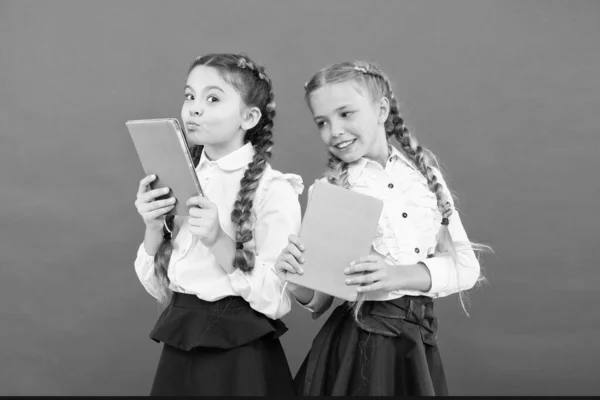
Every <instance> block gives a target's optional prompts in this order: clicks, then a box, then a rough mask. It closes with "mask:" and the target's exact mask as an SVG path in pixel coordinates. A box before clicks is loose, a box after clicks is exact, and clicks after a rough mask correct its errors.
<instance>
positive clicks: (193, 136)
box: [181, 66, 260, 158]
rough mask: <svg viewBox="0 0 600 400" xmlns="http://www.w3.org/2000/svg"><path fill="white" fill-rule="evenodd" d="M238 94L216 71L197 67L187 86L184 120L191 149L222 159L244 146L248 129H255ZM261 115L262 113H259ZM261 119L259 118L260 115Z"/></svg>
mask: <svg viewBox="0 0 600 400" xmlns="http://www.w3.org/2000/svg"><path fill="white" fill-rule="evenodd" d="M248 113H249V107H247V106H246V105H245V104H244V102H243V101H242V98H241V96H240V94H239V92H238V91H237V90H236V88H235V87H233V86H231V85H230V84H228V83H227V82H225V81H224V80H223V78H221V75H220V73H219V71H217V69H215V68H213V67H206V66H197V67H195V68H194V69H192V71H191V72H190V74H189V76H188V78H187V82H186V86H185V101H184V102H183V106H182V108H181V119H182V121H183V124H184V126H185V132H186V137H187V140H188V141H189V143H190V144H191V145H204V146H205V147H206V151H207V153H208V154H209V155H211V156H213V157H217V158H218V157H220V156H223V155H226V154H229V153H230V152H232V151H234V150H236V149H238V148H240V147H241V146H243V144H244V143H243V141H244V135H245V133H246V130H247V129H250V128H252V127H253V126H254V125H256V122H258V120H256V121H255V122H254V123H252V122H253V119H256V118H255V117H256V113H255V112H250V114H252V113H254V118H253V117H252V116H250V119H249V118H248V117H249V115H248ZM259 113H260V112H259ZM258 119H260V114H259V115H258Z"/></svg>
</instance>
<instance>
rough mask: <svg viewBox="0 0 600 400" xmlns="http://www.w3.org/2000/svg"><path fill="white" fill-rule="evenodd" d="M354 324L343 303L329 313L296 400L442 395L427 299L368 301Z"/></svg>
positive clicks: (442, 382)
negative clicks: (302, 398) (303, 398)
mask: <svg viewBox="0 0 600 400" xmlns="http://www.w3.org/2000/svg"><path fill="white" fill-rule="evenodd" d="M359 320H360V321H361V323H362V325H363V326H362V328H361V327H359V326H358V325H357V323H356V321H355V320H354V310H353V309H352V308H351V307H350V306H349V305H348V303H344V304H342V305H340V306H339V307H337V308H336V309H335V310H334V311H333V313H332V314H331V316H330V317H329V319H328V320H327V321H326V322H325V325H324V326H323V327H322V328H321V330H320V331H319V333H318V334H317V336H316V337H315V339H314V341H313V344H312V347H311V350H310V352H309V354H308V355H307V357H306V359H305V360H304V363H303V364H302V366H301V367H300V369H299V371H298V373H297V375H296V378H295V380H294V381H295V384H296V392H297V393H298V395H301V396H444V395H448V389H447V385H446V376H445V374H444V368H443V366H442V360H441V357H440V352H439V350H438V346H437V343H436V332H437V319H436V318H435V316H434V314H433V300H432V299H431V298H429V297H425V296H418V297H415V296H404V297H401V298H399V299H395V300H391V301H368V302H365V303H364V305H363V308H362V311H361V315H360V318H359Z"/></svg>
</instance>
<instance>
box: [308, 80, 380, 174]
mask: <svg viewBox="0 0 600 400" xmlns="http://www.w3.org/2000/svg"><path fill="white" fill-rule="evenodd" d="M358 85H359V84H358V83H357V82H355V81H346V82H340V83H332V84H327V85H325V86H322V87H320V88H319V89H317V90H315V91H314V92H312V93H311V94H310V95H309V108H310V110H311V112H312V114H313V119H314V121H315V123H316V124H317V127H318V129H319V132H320V134H321V140H322V141H323V143H325V145H326V146H327V148H328V149H329V151H330V152H331V153H333V155H335V156H336V157H338V158H339V159H341V160H342V161H344V162H346V163H351V162H354V161H356V160H358V159H359V158H361V157H368V158H371V159H373V160H376V161H379V160H380V159H383V160H385V159H386V158H387V154H388V147H387V138H386V135H385V128H384V125H383V123H384V122H385V119H386V118H387V114H388V113H389V107H388V108H386V105H387V104H388V103H387V99H385V98H383V100H382V101H381V102H377V103H374V102H373V100H372V99H371V96H369V94H368V91H367V90H366V89H363V88H360V87H359V86H358ZM381 103H385V104H381Z"/></svg>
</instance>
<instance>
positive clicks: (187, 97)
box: [185, 93, 194, 101]
mask: <svg viewBox="0 0 600 400" xmlns="http://www.w3.org/2000/svg"><path fill="white" fill-rule="evenodd" d="M185 99H186V100H189V101H191V100H194V95H193V94H189V93H186V95H185Z"/></svg>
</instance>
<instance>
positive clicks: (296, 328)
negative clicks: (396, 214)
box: [0, 0, 600, 395]
mask: <svg viewBox="0 0 600 400" xmlns="http://www.w3.org/2000/svg"><path fill="white" fill-rule="evenodd" d="M599 20H600V2H597V1H577V2H571V1H569V2H567V1H562V2H559V1H527V2H515V1H481V0H477V1H455V0H454V1H418V2H417V1H413V2H407V1H402V2H400V1H377V2H371V1H327V2H317V1H306V2H285V1H244V2H242V1H240V2H234V1H210V2H209V1H205V2H201V1H185V2H184V1H172V2H169V3H167V2H158V1H103V2H100V1H94V2H92V1H79V0H78V1H51V2H50V1H48V2H46V1H44V2H33V1H18V2H17V1H0V132H1V140H2V142H1V146H0V155H1V157H0V174H1V175H0V176H1V177H2V180H1V183H2V189H1V192H0V193H1V199H2V207H1V208H0V216H1V225H0V226H1V229H0V246H1V247H0V260H1V278H0V295H1V298H0V313H1V324H0V394H2V395H11V394H12V395H15V394H16V395H76V394H77V395H145V394H147V393H148V392H149V388H150V384H151V381H152V378H153V373H154V368H155V366H156V363H157V361H158V356H159V353H160V346H159V345H157V344H155V343H154V342H152V341H151V340H150V339H149V338H148V333H149V330H150V329H151V327H152V326H153V323H154V321H155V317H156V305H155V303H154V301H153V299H152V298H151V297H150V296H149V295H148V294H146V292H145V291H144V289H143V288H142V286H141V285H140V284H139V282H138V280H137V277H136V275H135V272H134V269H133V260H134V258H135V253H136V249H137V246H138V245H139V243H140V242H141V240H142V236H143V223H142V221H141V219H140V217H139V216H138V215H137V213H136V210H135V208H134V205H133V202H134V199H135V193H136V187H137V184H138V181H139V179H141V178H142V176H143V170H142V168H141V166H140V164H139V161H138V159H137V157H136V152H135V149H134V147H133V144H132V142H131V140H130V138H129V136H128V133H127V131H126V129H125V125H124V122H125V121H126V120H128V119H135V118H158V117H179V112H180V107H181V103H182V98H183V85H184V81H185V74H186V70H187V67H188V65H189V63H190V62H191V60H192V59H193V58H194V57H195V56H197V55H200V54H203V53H207V52H240V51H243V52H247V53H248V54H249V55H250V56H252V57H253V58H255V59H256V60H258V61H259V62H261V63H263V64H265V65H266V66H267V69H268V72H269V73H270V74H271V76H272V77H273V81H274V84H275V92H276V101H277V105H278V109H277V110H278V117H277V119H276V124H275V128H276V137H275V138H276V139H275V143H276V146H275V149H274V160H273V164H274V166H275V167H276V168H278V169H280V170H283V171H285V172H295V173H298V174H301V175H302V176H303V177H304V179H305V182H306V183H307V184H309V183H311V182H312V181H313V180H314V179H315V178H317V177H318V176H319V175H320V174H321V172H322V171H323V168H324V164H325V154H324V151H323V149H322V148H321V144H320V141H319V140H318V136H317V133H316V130H315V128H314V126H313V124H312V121H311V118H310V114H309V112H308V110H307V109H306V107H305V105H304V103H303V89H302V86H303V84H304V82H305V81H306V80H308V78H309V77H310V76H311V74H312V73H313V72H315V71H316V70H317V69H319V68H321V67H323V66H324V65H326V64H329V63H332V62H337V61H342V60H346V59H356V58H360V59H371V60H375V61H378V62H380V64H381V65H382V67H383V69H384V70H385V71H387V72H388V73H389V75H390V77H391V78H392V80H393V81H394V84H395V87H396V93H397V95H398V97H399V98H400V99H401V101H402V104H403V110H404V113H405V116H406V118H407V120H408V122H409V124H410V125H411V126H413V127H414V128H415V132H416V134H417V137H418V138H419V140H420V141H421V142H422V143H423V144H424V145H426V146H428V147H430V148H431V149H432V150H433V151H434V152H435V153H436V154H438V156H439V157H440V159H441V161H442V163H443V165H444V167H445V168H446V169H447V171H448V175H447V180H448V181H449V182H450V184H451V187H452V188H453V189H454V190H455V191H456V193H457V195H458V198H459V201H460V206H461V210H462V213H463V215H464V223H465V226H466V228H467V231H468V233H469V235H470V237H471V238H472V239H473V240H477V241H481V242H485V243H489V244H491V245H492V246H493V247H494V249H495V251H496V254H494V255H488V256H486V257H484V259H483V266H484V268H485V272H486V275H487V277H488V279H489V282H490V283H489V285H487V286H485V287H483V288H481V289H479V290H476V291H474V292H472V293H471V296H470V298H471V301H472V307H471V309H470V311H471V315H472V316H471V318H468V317H466V316H465V315H464V314H463V313H462V311H461V309H460V306H459V303H458V298H457V296H452V297H450V298H445V299H441V300H440V301H438V302H437V311H438V315H439V320H440V331H439V338H440V347H441V351H442V355H443V357H444V359H445V363H446V368H447V373H448V378H449V384H450V389H451V393H452V394H455V395H458V394H464V395H471V394H490V395H511V394H572V395H575V394H578V395H585V394H588V395H591V394H598V389H597V386H595V384H596V381H597V377H598V374H597V372H595V371H594V367H597V362H598V360H599V358H600V357H599V356H600V350H599V347H598V339H597V338H598V328H599V326H600V318H599V313H598V310H597V308H594V306H593V304H598V303H597V299H595V298H594V297H593V293H594V291H595V290H596V289H597V286H598V284H599V283H600V279H599V278H600V272H599V269H598V261H597V246H598V244H599V243H600V241H599V240H598V239H599V234H598V227H599V226H600V218H599V217H598V214H599V211H598V204H599V203H598V198H599V196H598V195H599V192H600V190H599V189H600V184H599V181H598V178H597V173H598V171H600V158H599V157H598V155H599V151H600V145H599V139H598V133H599V132H598V126H600V113H598V110H599V108H600V78H599V77H600V45H599V44H598V43H600V28H599V26H600V24H598V21H599ZM301 200H302V204H303V206H304V204H305V202H306V191H305V192H304V194H303V195H302V198H301ZM324 320H325V317H323V318H322V319H320V320H318V321H312V320H311V318H310V316H309V314H308V313H307V312H305V311H304V310H302V309H300V308H299V307H294V309H293V311H292V312H291V314H289V315H288V316H286V317H285V318H284V321H285V322H286V323H287V324H288V326H289V328H290V330H289V332H288V333H287V334H286V335H285V336H284V337H283V343H284V346H285V350H286V352H287V355H288V357H289V362H290V364H291V367H292V370H293V372H295V371H296V370H297V368H298V366H299V364H300V362H301V360H302V359H303V357H304V355H305V354H306V352H307V350H308V348H309V346H310V342H311V340H312V338H313V337H314V335H315V333H316V331H317V330H318V329H319V327H320V326H321V325H322V323H323V322H324Z"/></svg>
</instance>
